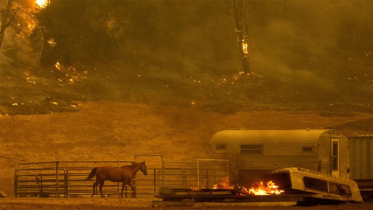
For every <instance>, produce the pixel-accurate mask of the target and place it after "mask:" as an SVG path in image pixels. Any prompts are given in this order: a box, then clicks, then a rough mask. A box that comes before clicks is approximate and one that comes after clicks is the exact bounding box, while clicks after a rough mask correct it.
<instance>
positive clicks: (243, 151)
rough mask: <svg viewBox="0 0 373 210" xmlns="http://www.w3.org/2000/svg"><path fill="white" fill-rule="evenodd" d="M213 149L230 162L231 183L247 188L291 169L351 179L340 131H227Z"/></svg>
mask: <svg viewBox="0 0 373 210" xmlns="http://www.w3.org/2000/svg"><path fill="white" fill-rule="evenodd" d="M209 147H210V148H209V152H208V153H209V155H210V156H211V157H213V158H220V159H228V160H229V161H230V177H231V181H232V182H234V183H237V184H240V185H244V186H250V185H252V184H253V183H254V182H255V181H257V180H260V179H263V178H264V175H265V174H268V173H269V172H271V171H274V170H279V169H283V168H289V167H298V168H307V169H310V170H315V171H319V172H322V173H326V174H332V175H334V176H336V177H342V178H349V173H350V161H349V140H348V138H347V136H346V135H345V134H343V133H342V132H340V131H338V130H332V129H322V130H313V129H305V130H223V131H219V132H217V133H216V134H214V135H213V136H212V138H211V140H210V146H209Z"/></svg>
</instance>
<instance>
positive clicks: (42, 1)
mask: <svg viewBox="0 0 373 210" xmlns="http://www.w3.org/2000/svg"><path fill="white" fill-rule="evenodd" d="M35 3H36V4H37V5H38V6H39V7H40V8H45V7H46V6H48V4H49V0H36V2H35Z"/></svg>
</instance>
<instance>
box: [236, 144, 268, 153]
mask: <svg viewBox="0 0 373 210" xmlns="http://www.w3.org/2000/svg"><path fill="white" fill-rule="evenodd" d="M241 153H246V154H262V153H263V146H262V145H260V144H257V145H253V144H245V145H241Z"/></svg>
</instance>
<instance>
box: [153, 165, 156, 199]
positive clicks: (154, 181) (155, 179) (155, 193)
mask: <svg viewBox="0 0 373 210" xmlns="http://www.w3.org/2000/svg"><path fill="white" fill-rule="evenodd" d="M153 170H154V194H156V193H157V190H156V188H157V185H156V182H157V179H156V175H155V173H156V172H155V169H153Z"/></svg>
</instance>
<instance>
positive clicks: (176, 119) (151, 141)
mask: <svg viewBox="0 0 373 210" xmlns="http://www.w3.org/2000/svg"><path fill="white" fill-rule="evenodd" d="M76 109H77V111H76V112H65V113H63V112H62V113H52V114H48V115H18V116H4V115H3V116H1V117H0V124H1V129H0V141H1V149H0V156H1V159H0V168H1V169H0V177H1V180H0V181H1V182H0V183H1V185H0V186H1V189H0V190H2V191H4V192H5V193H6V194H7V195H10V196H12V195H13V176H14V168H15V165H16V163H22V162H38V161H55V160H61V161H62V160H132V158H133V155H135V154H163V155H164V159H165V161H192V160H195V159H197V158H208V156H207V155H206V154H205V153H204V151H205V149H206V147H207V146H208V142H209V139H210V138H211V136H212V135H213V134H214V133H215V132H217V131H220V130H224V129H237V128H238V129H305V128H311V129H316V128H340V129H342V131H343V132H345V133H346V134H347V135H352V134H354V133H357V134H373V131H372V130H369V129H370V128H371V126H369V125H371V124H372V119H373V115H372V114H362V113H354V114H349V115H344V116H333V115H328V116H325V114H323V115H320V114H319V113H317V112H311V111H308V112H290V111H287V112H285V111H270V110H266V111H260V110H258V111H246V112H236V113H235V114H230V115H227V114H222V113H216V112H212V111H203V110H201V109H199V108H197V107H183V108H176V107H168V106H150V105H144V104H129V103H113V102H87V103H82V104H80V105H79V106H77V107H76Z"/></svg>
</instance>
